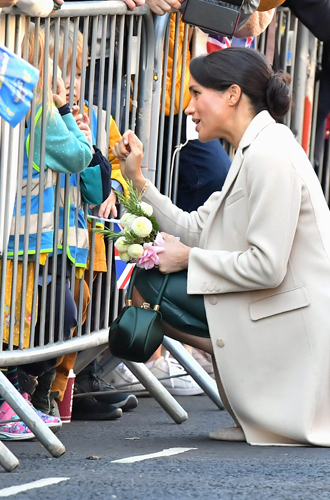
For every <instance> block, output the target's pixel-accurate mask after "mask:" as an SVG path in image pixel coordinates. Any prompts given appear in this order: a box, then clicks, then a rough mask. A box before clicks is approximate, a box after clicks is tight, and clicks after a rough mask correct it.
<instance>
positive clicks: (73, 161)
mask: <svg viewBox="0 0 330 500" xmlns="http://www.w3.org/2000/svg"><path fill="white" fill-rule="evenodd" d="M41 129H42V127H41V120H39V121H38V123H37V125H36V127H35V147H34V157H33V159H34V162H35V163H36V164H37V165H40V144H41ZM91 160H92V149H91V147H90V144H89V142H88V140H87V138H86V136H85V134H84V133H83V132H81V131H80V130H79V127H78V125H77V124H76V121H75V119H74V117H73V116H72V114H71V113H66V114H64V115H63V116H61V115H60V113H59V111H58V110H57V108H55V107H54V108H53V111H52V113H48V115H47V126H46V161H45V163H46V166H47V167H49V168H51V169H52V170H54V171H55V172H62V173H65V174H74V173H79V172H82V171H83V170H84V169H85V168H86V167H87V166H88V165H89V164H90V162H91Z"/></svg>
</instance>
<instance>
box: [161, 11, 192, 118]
mask: <svg viewBox="0 0 330 500" xmlns="http://www.w3.org/2000/svg"><path fill="white" fill-rule="evenodd" d="M175 20H176V14H175V13H173V14H171V18H170V35H169V37H170V38H169V49H168V66H167V77H166V98H165V114H166V115H167V116H168V115H169V114H170V104H171V91H172V72H173V56H174V39H175ZM184 28H185V24H184V23H183V22H182V21H180V31H179V40H178V58H177V67H176V80H175V102H174V114H175V115H177V114H178V112H179V102H180V86H181V74H182V59H183V41H184ZM189 63H190V51H189V48H188V51H187V58H186V68H185V69H186V71H185V79H184V95H183V109H185V108H186V107H187V106H188V104H189V100H190V94H189V76H190V72H189Z"/></svg>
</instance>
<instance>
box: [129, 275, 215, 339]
mask: <svg viewBox="0 0 330 500" xmlns="http://www.w3.org/2000/svg"><path fill="white" fill-rule="evenodd" d="M163 276H164V275H163V274H162V273H161V272H160V271H159V269H157V268H155V267H153V268H152V269H148V271H146V270H145V269H141V268H138V269H137V270H136V274H135V281H134V285H135V287H136V288H137V290H138V291H139V292H140V294H141V295H142V297H143V298H144V300H146V301H147V302H150V303H151V304H153V303H154V299H153V298H154V297H156V295H157V293H158V290H159V289H160V287H161V285H162V280H163ZM160 310H161V313H162V318H163V321H166V323H168V324H169V325H171V326H173V327H174V328H176V329H178V330H180V331H181V332H185V333H189V334H190V335H196V336H197V337H204V338H210V333H209V328H208V324H207V319H206V313H205V307H204V297H203V295H199V294H188V293H187V270H183V271H179V272H177V273H171V274H170V275H169V279H168V281H167V282H166V288H165V290H164V293H163V296H162V302H161V307H160Z"/></svg>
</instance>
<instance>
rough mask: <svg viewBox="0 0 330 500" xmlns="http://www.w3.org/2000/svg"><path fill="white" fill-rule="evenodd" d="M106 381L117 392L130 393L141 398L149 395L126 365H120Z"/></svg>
mask: <svg viewBox="0 0 330 500" xmlns="http://www.w3.org/2000/svg"><path fill="white" fill-rule="evenodd" d="M106 379H107V381H108V382H109V383H110V384H111V385H113V387H115V389H117V391H125V392H130V393H131V394H139V395H140V396H141V395H143V394H149V393H148V392H147V391H146V388H145V387H144V386H143V385H142V384H140V382H139V380H138V379H137V378H136V377H135V375H133V373H132V372H131V371H130V370H129V369H128V368H127V366H126V365H125V364H124V363H119V365H118V366H117V368H115V369H114V370H112V372H111V373H109V375H108V376H107V377H106Z"/></svg>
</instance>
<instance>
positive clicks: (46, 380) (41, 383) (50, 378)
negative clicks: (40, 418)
mask: <svg viewBox="0 0 330 500" xmlns="http://www.w3.org/2000/svg"><path fill="white" fill-rule="evenodd" d="M55 377H56V370H55V368H53V369H52V370H50V371H49V372H45V373H44V374H43V375H40V376H39V377H38V385H37V387H36V389H35V391H34V393H33V394H32V397H31V403H32V404H33V406H34V407H35V408H37V410H40V411H42V412H43V413H46V414H47V415H49V411H50V389H51V387H52V384H53V382H54V380H55Z"/></svg>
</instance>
